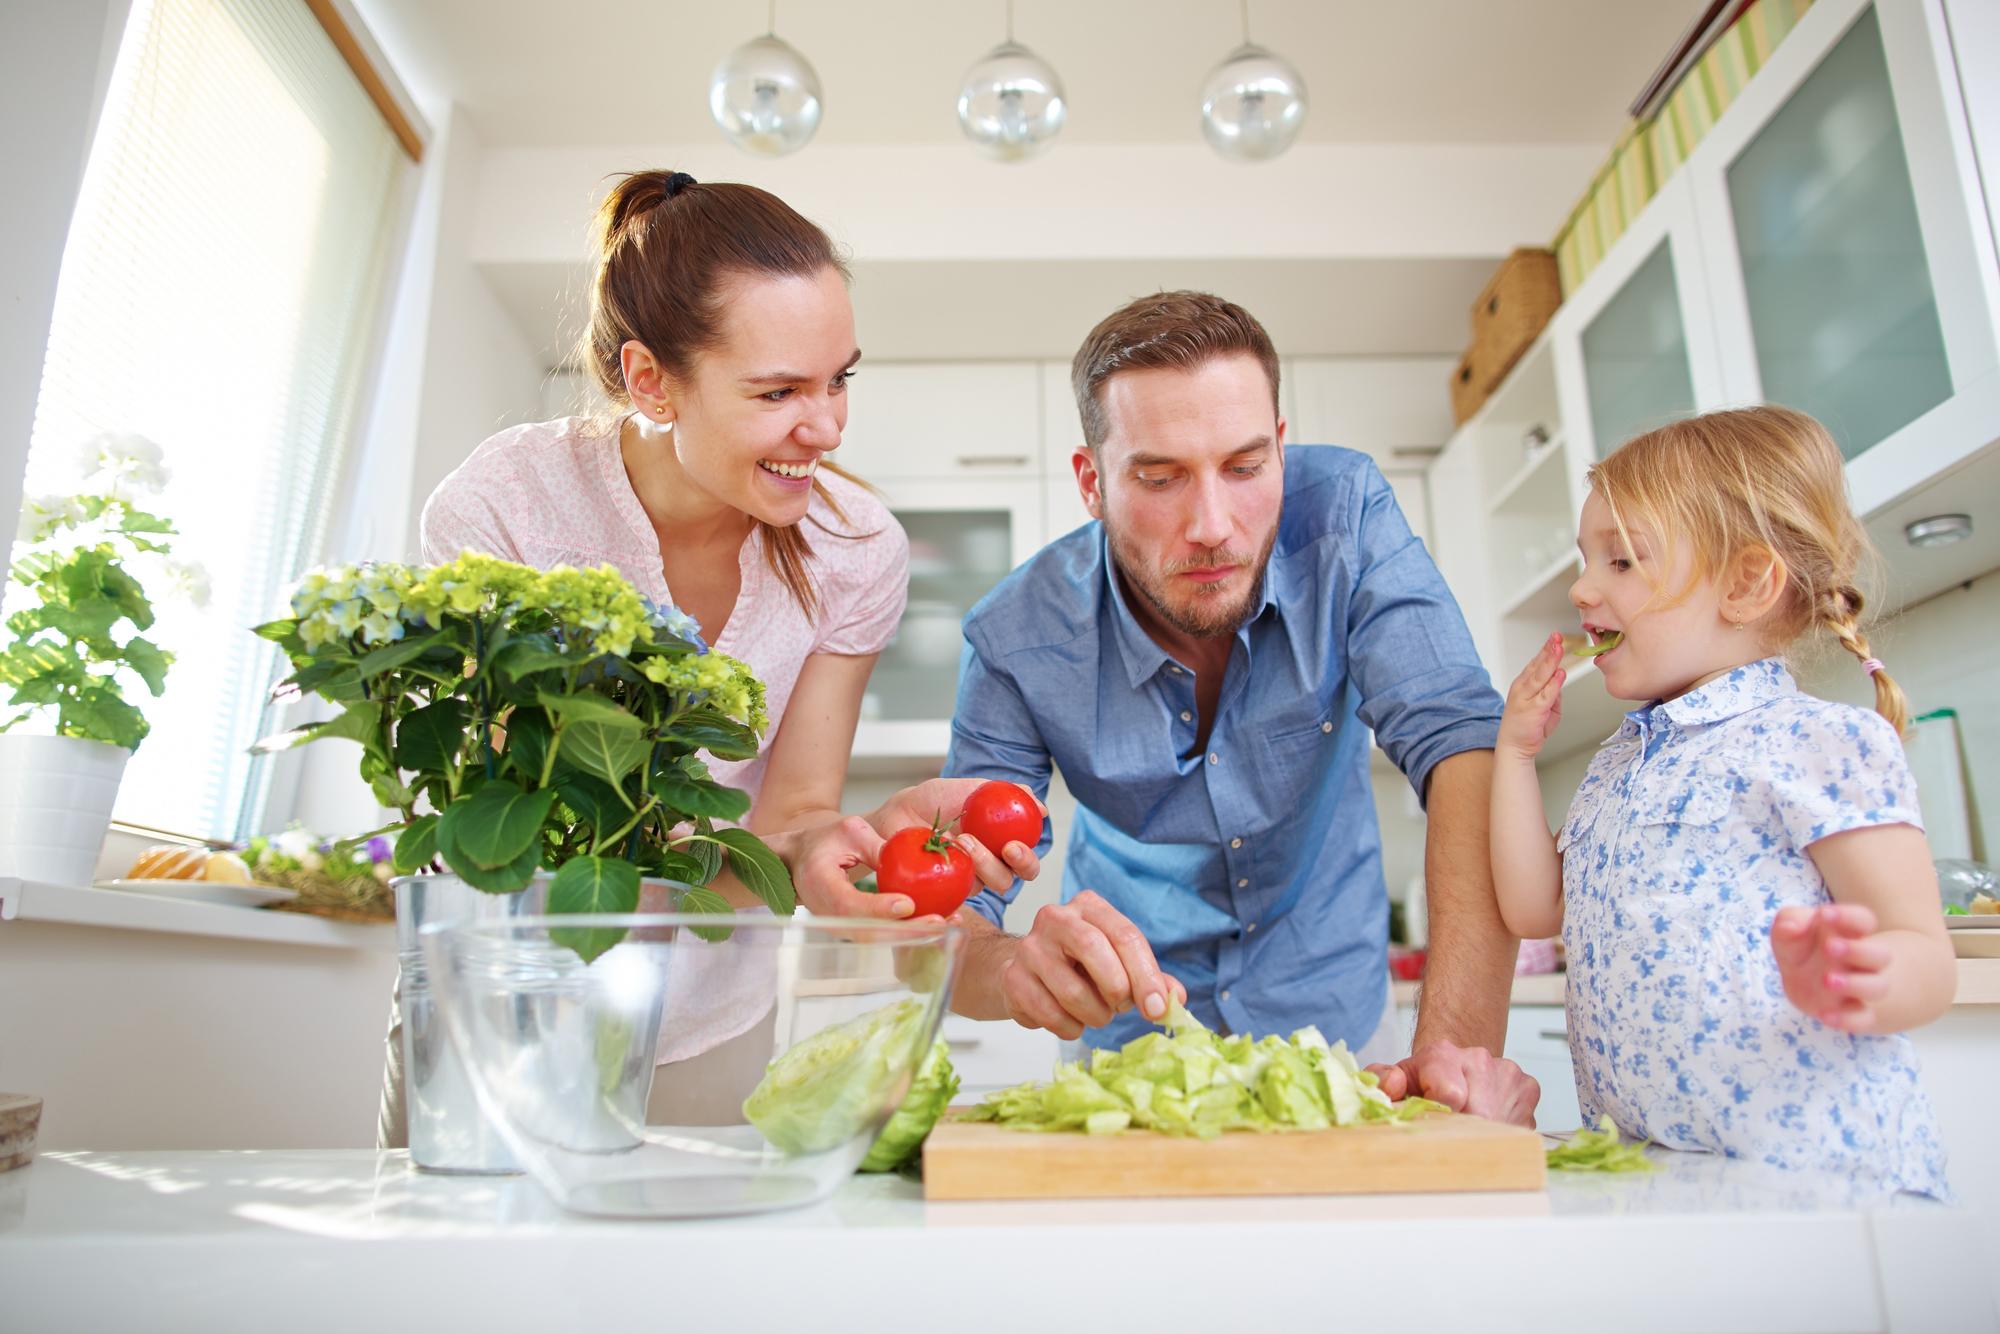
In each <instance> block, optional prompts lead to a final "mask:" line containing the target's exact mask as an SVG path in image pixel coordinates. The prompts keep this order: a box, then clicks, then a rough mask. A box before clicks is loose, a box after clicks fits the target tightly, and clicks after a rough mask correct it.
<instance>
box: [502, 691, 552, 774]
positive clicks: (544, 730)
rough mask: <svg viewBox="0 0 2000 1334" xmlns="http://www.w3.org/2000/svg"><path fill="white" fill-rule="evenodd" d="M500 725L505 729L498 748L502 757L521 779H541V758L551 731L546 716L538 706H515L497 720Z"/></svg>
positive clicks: (542, 758)
mask: <svg viewBox="0 0 2000 1334" xmlns="http://www.w3.org/2000/svg"><path fill="white" fill-rule="evenodd" d="M500 727H501V730H502V731H504V732H505V733H506V735H505V737H504V738H503V739H502V746H501V750H500V758H501V761H502V762H503V763H505V764H506V765H508V766H509V767H511V768H512V769H513V771H514V772H515V773H516V774H519V775H520V777H521V778H522V780H523V781H524V782H527V783H531V784H538V783H540V782H541V781H542V762H543V761H544V760H546V759H547V758H548V754H549V738H550V737H551V736H552V735H553V732H552V729H551V728H550V725H549V716H548V715H547V714H546V713H543V712H542V711H541V710H540V709H535V708H525V709H515V710H513V711H511V712H510V713H508V714H507V715H506V716H505V717H504V718H502V719H501V720H500ZM557 767H558V768H560V767H561V766H557Z"/></svg>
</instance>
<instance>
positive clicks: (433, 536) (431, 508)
mask: <svg viewBox="0 0 2000 1334" xmlns="http://www.w3.org/2000/svg"><path fill="white" fill-rule="evenodd" d="M417 550H418V557H419V559H420V560H422V562H423V563H424V564H426V565H441V564H443V563H444V562H446V561H452V560H457V559H458V557H459V556H460V554H461V553H463V552H466V551H477V552H481V553H482V554H484V555H488V556H498V557H500V558H501V559H502V560H520V559H521V556H520V553H519V551H517V550H516V548H515V544H514V542H513V540H512V539H511V538H510V537H509V536H508V534H507V530H506V524H505V522H504V520H503V519H502V518H501V515H500V513H499V511H498V510H496V509H495V508H494V507H493V505H492V503H491V502H490V501H489V500H488V499H487V497H486V496H485V495H484V494H482V493H481V492H480V491H479V489H478V488H476V487H474V486H471V485H469V484H468V483H467V482H466V481H465V479H464V477H463V475H462V473H453V474H452V475H451V476H450V477H447V478H445V479H444V481H443V482H441V483H439V484H438V489H437V490H435V491H433V492H431V496H430V499H429V500H427V501H425V502H424V512H423V517H422V518H421V519H420V520H419V521H418V525H417Z"/></svg>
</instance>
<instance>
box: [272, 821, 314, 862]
mask: <svg viewBox="0 0 2000 1334" xmlns="http://www.w3.org/2000/svg"><path fill="white" fill-rule="evenodd" d="M317 841H318V840H316V839H314V838H313V836H312V831H311V830H309V829H300V828H299V827H298V826H297V825H294V826H292V827H291V828H290V829H287V830H286V831H285V832H284V833H282V834H274V835H272V837H271V850H272V851H273V852H277V853H280V854H282V855H284V856H286V857H290V858H291V859H292V860H293V861H295V862H300V863H303V862H304V861H305V859H306V858H307V857H311V856H316V855H318V854H317V852H316V851H315V848H314V844H315V843H316V842H317Z"/></svg>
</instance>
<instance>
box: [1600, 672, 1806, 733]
mask: <svg viewBox="0 0 2000 1334" xmlns="http://www.w3.org/2000/svg"><path fill="white" fill-rule="evenodd" d="M1798 691H1799V687H1798V683H1797V682H1796V681H1794V680H1793V679H1792V674H1791V672H1790V671H1788V670H1787V669H1786V667H1785V664H1784V662H1783V660H1782V659H1779V658H1759V659H1758V660H1757V661H1756V662H1748V663H1745V664H1743V665H1742V666H1741V667H1735V668H1732V669H1730V670H1729V671H1727V672H1724V673H1723V674H1722V675H1721V676H1718V677H1716V678H1715V679H1714V680H1713V681H1710V682H1708V683H1707V684H1706V685H1703V686H1699V687H1697V688H1696V689H1694V690H1690V691H1688V692H1687V693H1686V694H1685V695H1681V696H1679V697H1678V698H1675V699H1669V700H1654V701H1652V702H1651V703H1650V704H1647V705H1645V706H1644V707H1642V708H1637V709H1634V710H1632V711H1631V712H1630V713H1628V714H1626V715H1625V722H1624V724H1623V725H1622V726H1620V727H1619V729H1618V731H1617V733H1616V735H1618V736H1635V735H1638V734H1639V733H1640V732H1641V731H1643V730H1644V729H1645V727H1646V726H1647V724H1648V723H1649V722H1650V721H1651V720H1654V719H1658V718H1665V719H1667V720H1668V721H1671V722H1672V723H1673V724H1674V725H1675V726H1677V727H1680V728H1683V729H1687V728H1694V727H1706V726H1709V725H1712V724H1714V723H1719V722H1724V721H1727V720H1728V719H1730V718H1734V717H1737V716H1738V715H1739V714H1744V713H1748V712H1749V711H1750V710H1752V709H1754V708H1756V707H1758V706H1759V705H1761V704H1766V703H1769V702H1770V701H1771V700H1774V699H1780V698H1783V697H1784V696H1786V695H1796V694H1797V693H1798Z"/></svg>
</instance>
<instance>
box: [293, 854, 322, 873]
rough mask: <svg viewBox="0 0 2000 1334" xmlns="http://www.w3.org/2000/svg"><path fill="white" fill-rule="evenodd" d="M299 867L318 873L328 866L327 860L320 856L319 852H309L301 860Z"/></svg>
mask: <svg viewBox="0 0 2000 1334" xmlns="http://www.w3.org/2000/svg"><path fill="white" fill-rule="evenodd" d="M299 866H300V868H301V869H303V870H307V871H318V870H321V869H323V868H324V867H325V866H326V858H324V857H322V856H320V855H319V853H317V852H310V851H309V852H307V853H306V855H305V856H303V857H301V858H299Z"/></svg>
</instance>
